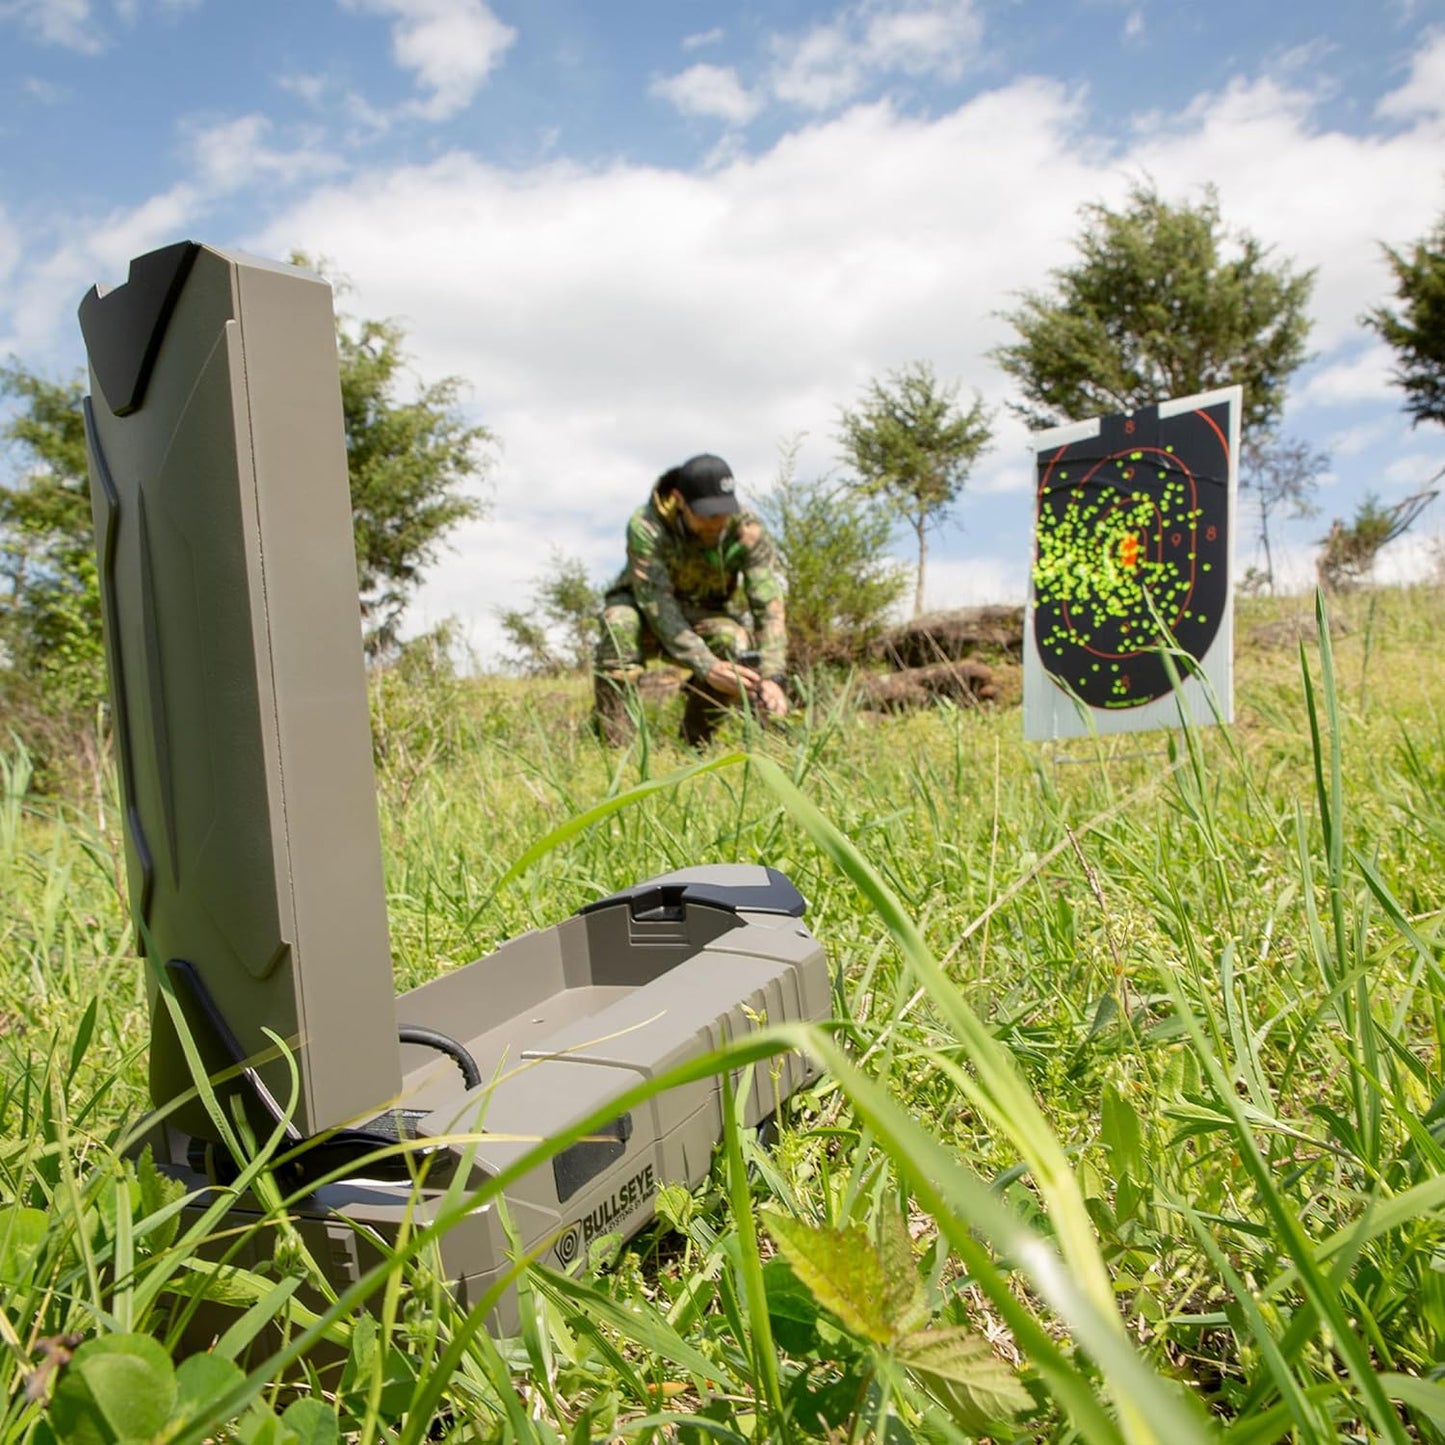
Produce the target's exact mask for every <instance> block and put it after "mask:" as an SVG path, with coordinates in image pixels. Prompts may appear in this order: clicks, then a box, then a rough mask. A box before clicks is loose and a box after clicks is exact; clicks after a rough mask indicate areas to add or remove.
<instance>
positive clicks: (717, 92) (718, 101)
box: [648, 65, 759, 125]
mask: <svg viewBox="0 0 1445 1445" xmlns="http://www.w3.org/2000/svg"><path fill="white" fill-rule="evenodd" d="M648 89H649V91H650V92H651V93H652V94H653V95H656V96H661V97H662V99H664V100H668V101H671V102H672V104H673V105H674V106H676V107H677V109H678V110H680V111H681V112H682V113H683V114H684V115H698V116H709V117H712V118H714V119H717V120H724V121H726V122H727V123H728V124H729V125H746V124H747V123H748V122H749V121H750V120H752V118H753V117H754V116H755V115H756V114H757V113H758V109H759V101H758V99H757V97H756V96H754V95H751V94H749V92H748V91H747V90H746V89H744V87H743V84H742V82H741V81H740V80H739V79H738V76H737V72H736V71H735V70H733V69H731V68H730V67H723V66H719V65H692V66H689V67H688V68H687V69H686V70H684V71H682V72H681V73H679V74H677V75H669V76H667V77H666V78H664V79H659V80H654V81H653V82H652V84H651V85H650V86H649V87H648Z"/></svg>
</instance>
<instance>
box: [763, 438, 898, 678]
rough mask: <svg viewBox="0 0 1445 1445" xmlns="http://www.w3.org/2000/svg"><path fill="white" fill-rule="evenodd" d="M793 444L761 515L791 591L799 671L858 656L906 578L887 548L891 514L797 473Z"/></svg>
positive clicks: (793, 655)
mask: <svg viewBox="0 0 1445 1445" xmlns="http://www.w3.org/2000/svg"><path fill="white" fill-rule="evenodd" d="M797 450H798V449H797V445H796V444H793V445H790V446H788V447H786V448H785V449H784V452H783V460H782V465H781V467H780V468H779V473H778V480H777V483H776V484H775V486H774V488H773V490H772V491H771V492H769V493H768V494H767V495H766V496H764V497H762V498H760V499H759V501H758V514H759V515H760V516H761V517H762V519H763V522H764V523H765V524H766V526H767V528H768V532H769V534H770V535H771V537H772V539H773V545H774V546H775V547H776V548H777V550H778V559H779V562H780V564H781V566H782V571H783V583H784V586H785V587H786V589H787V593H788V652H789V655H790V660H791V662H792V664H793V665H794V666H795V667H796V668H798V669H799V670H800V671H807V669H808V668H810V667H812V666H814V665H816V664H818V663H821V662H842V661H848V660H851V659H854V658H856V657H858V656H860V655H861V654H862V652H863V650H864V648H865V647H866V645H867V643H868V641H869V639H870V638H872V637H873V636H875V635H876V634H877V633H879V632H881V631H882V629H883V626H884V623H885V621H886V619H887V614H888V611H889V609H890V608H891V607H892V606H893V605H894V604H895V603H896V602H897V601H898V599H899V598H900V597H902V595H903V593H904V590H905V589H906V588H907V586H908V577H907V575H906V573H905V571H904V569H903V568H902V567H901V566H900V565H899V564H898V562H897V561H896V560H895V559H894V558H893V557H891V556H889V554H888V544H889V542H890V540H891V538H892V535H893V519H892V517H891V516H890V515H889V514H888V512H887V511H885V510H884V509H883V508H882V507H880V506H878V505H877V504H876V503H874V502H871V501H870V500H869V499H868V498H866V497H863V496H860V495H859V494H858V493H857V492H856V491H854V490H853V489H851V488H849V487H847V486H845V485H844V484H842V483H841V482H838V481H836V480H833V479H830V478H827V477H819V478H815V479H814V480H812V481H806V482H805V481H800V480H799V479H798V477H797V472H796V462H797Z"/></svg>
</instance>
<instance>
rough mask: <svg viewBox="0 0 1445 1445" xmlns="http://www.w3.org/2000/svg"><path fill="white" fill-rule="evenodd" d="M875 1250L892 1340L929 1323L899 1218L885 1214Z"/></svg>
mask: <svg viewBox="0 0 1445 1445" xmlns="http://www.w3.org/2000/svg"><path fill="white" fill-rule="evenodd" d="M878 1248H879V1253H880V1255H881V1257H882V1260H883V1314H884V1318H885V1319H886V1320H887V1321H888V1323H889V1324H890V1325H891V1326H892V1329H893V1335H894V1338H897V1337H898V1336H899V1335H906V1334H908V1333H909V1331H910V1330H916V1329H920V1328H921V1327H922V1326H923V1325H925V1324H927V1323H928V1302H927V1300H925V1299H924V1297H923V1284H922V1282H921V1281H920V1280H919V1278H918V1261H917V1260H915V1259H914V1257H913V1241H912V1240H911V1239H910V1238H909V1237H908V1225H907V1222H906V1221H905V1220H904V1218H903V1216H902V1215H900V1214H894V1213H891V1212H889V1213H887V1214H884V1215H883V1217H882V1219H881V1221H880V1222H879V1227H878Z"/></svg>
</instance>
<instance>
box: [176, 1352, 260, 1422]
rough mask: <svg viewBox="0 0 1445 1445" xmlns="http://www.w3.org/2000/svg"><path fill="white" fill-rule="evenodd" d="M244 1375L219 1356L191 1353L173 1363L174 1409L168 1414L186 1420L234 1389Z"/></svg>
mask: <svg viewBox="0 0 1445 1445" xmlns="http://www.w3.org/2000/svg"><path fill="white" fill-rule="evenodd" d="M244 1378H245V1376H244V1375H243V1374H242V1373H241V1370H240V1367H239V1366H237V1365H235V1364H233V1363H232V1362H231V1361H230V1360H224V1359H222V1358H221V1357H220V1356H219V1355H209V1354H206V1355H192V1356H191V1357H190V1358H189V1359H186V1360H182V1361H181V1363H180V1364H179V1365H177V1366H176V1408H175V1412H174V1414H173V1416H172V1418H173V1419H176V1420H186V1419H189V1418H190V1417H191V1416H192V1415H195V1414H198V1413H199V1412H200V1411H201V1410H202V1409H204V1408H205V1407H206V1406H208V1405H210V1404H211V1403H212V1402H213V1401H215V1400H219V1399H220V1398H221V1397H222V1396H223V1395H225V1394H227V1393H228V1392H229V1391H231V1390H234V1389H235V1388H236V1386H237V1385H239V1384H240V1383H241V1381H242V1380H243V1379H244Z"/></svg>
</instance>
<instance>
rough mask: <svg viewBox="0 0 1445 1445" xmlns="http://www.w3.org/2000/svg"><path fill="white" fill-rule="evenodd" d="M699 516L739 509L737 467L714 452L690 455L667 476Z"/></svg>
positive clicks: (725, 513)
mask: <svg viewBox="0 0 1445 1445" xmlns="http://www.w3.org/2000/svg"><path fill="white" fill-rule="evenodd" d="M663 481H664V482H671V484H672V486H673V489H674V490H675V491H676V492H677V493H678V494H679V495H680V496H681V497H682V499H683V501H684V502H686V503H687V505H688V506H689V507H690V508H691V509H692V511H694V512H695V513H697V515H698V516H699V517H722V516H725V515H727V514H728V513H730V512H736V511H737V509H738V496H737V487H736V484H735V483H734V481H733V470H732V468H731V467H730V466H728V464H727V463H726V462H725V461H723V459H722V458H721V457H715V456H713V454H712V453H711V452H703V453H701V454H700V455H699V456H695V457H690V458H688V460H687V461H685V462H684V463H683V464H682V465H681V466H680V467H674V468H673V469H672V470H671V471H670V472H668V473H667V475H666V476H665V477H664V478H663Z"/></svg>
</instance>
